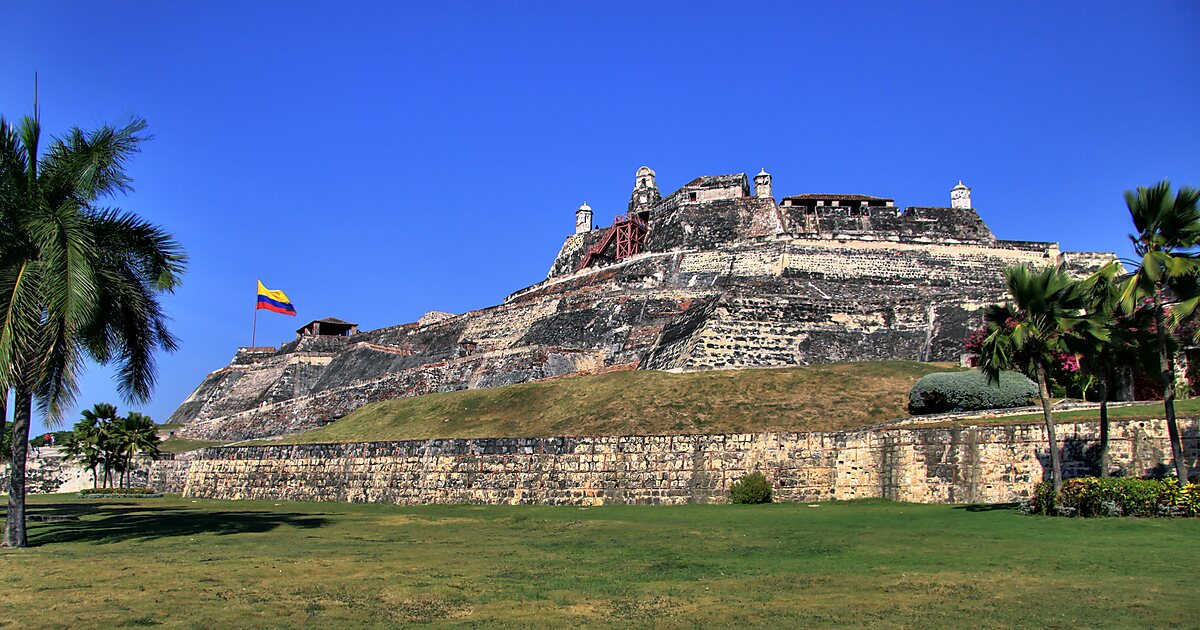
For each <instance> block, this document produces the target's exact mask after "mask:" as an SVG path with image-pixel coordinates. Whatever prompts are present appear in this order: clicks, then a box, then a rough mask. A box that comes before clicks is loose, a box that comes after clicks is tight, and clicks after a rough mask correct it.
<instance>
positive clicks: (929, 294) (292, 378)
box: [170, 166, 1115, 440]
mask: <svg viewBox="0 0 1200 630" xmlns="http://www.w3.org/2000/svg"><path fill="white" fill-rule="evenodd" d="M949 201H950V204H949V206H946V207H937V208H934V207H909V208H904V209H900V208H897V207H896V206H895V203H894V201H893V200H892V199H888V198H883V197H874V196H868V195H860V194H812V193H809V194H797V195H792V196H785V197H783V198H782V199H780V200H778V201H777V200H776V198H775V197H774V192H773V184H772V178H771V175H770V174H768V173H766V172H765V171H762V172H760V173H759V174H758V175H756V176H755V177H754V178H753V187H751V179H750V178H749V177H747V175H746V174H744V173H739V174H733V175H718V176H705V177H698V178H696V179H694V180H692V181H691V182H689V183H688V184H686V185H684V186H683V187H681V188H680V189H679V190H677V191H674V192H672V193H671V194H669V195H666V196H663V195H662V194H661V193H660V191H659V189H658V184H657V178H656V174H655V172H654V171H653V170H651V169H650V168H648V167H645V166H643V167H641V168H639V169H638V170H637V172H636V173H635V176H634V186H633V190H632V192H631V194H630V199H629V205H628V206H627V208H626V212H625V214H623V215H620V216H618V217H617V218H616V220H615V221H614V222H613V223H612V224H611V225H608V226H603V227H597V226H596V225H595V224H594V212H593V210H592V208H590V207H589V206H587V205H586V204H584V205H582V206H580V207H579V208H578V209H577V210H576V211H575V230H574V233H572V234H570V235H569V236H567V237H566V240H565V242H564V243H563V245H562V247H561V249H560V250H559V253H558V255H557V256H556V257H555V259H554V261H553V263H552V264H551V266H550V271H549V273H548V275H547V277H546V279H545V280H543V281H542V282H539V283H537V284H535V285H533V286H530V287H526V288H524V289H521V290H519V291H516V292H514V293H512V294H511V295H509V296H508V297H507V298H506V299H505V301H504V303H503V304H500V305H497V306H493V307H490V308H485V309H480V310H476V311H471V312H468V313H463V314H451V313H439V312H431V313H429V314H427V315H426V316H424V317H422V318H421V319H420V320H419V321H417V322H413V323H408V324H401V325H398V326H391V327H387V328H381V329H378V330H371V331H359V330H358V329H357V326H355V325H354V324H351V323H350V322H345V321H343V320H338V319H335V318H327V319H324V320H316V321H314V322H312V323H310V324H308V325H306V326H304V327H301V328H300V329H299V330H298V331H297V337H296V339H295V340H293V341H291V342H289V343H287V344H284V345H283V346H282V347H280V348H278V349H276V348H242V349H239V351H238V353H237V355H236V356H235V357H234V360H233V361H232V362H231V363H230V365H228V366H226V367H224V368H221V369H219V370H217V371H215V372H213V373H211V374H209V375H208V376H207V377H206V378H205V379H204V381H203V382H201V383H200V385H199V386H198V387H197V388H196V390H195V391H194V392H193V393H192V394H191V395H190V396H189V397H188V398H187V400H185V401H184V402H183V403H182V404H181V405H180V406H179V408H178V409H177V410H176V411H175V413H174V414H173V415H172V416H171V419H170V422H171V423H173V424H185V425H186V426H185V427H184V428H182V429H181V430H179V431H178V432H177V433H178V434H179V435H181V436H182V437H192V438H200V439H221V440H233V439H246V438H254V437H267V436H274V435H284V434H289V433H296V432H300V431H305V430H308V429H312V428H315V427H319V426H321V425H323V424H325V423H328V422H332V421H335V420H337V419H338V418H340V417H342V416H344V415H346V414H347V413H349V412H351V411H353V410H354V409H357V408H358V407H361V406H362V405H364V404H367V403H370V402H375V401H379V400H387V399H391V398H398V397H404V396H417V395H421V394H426V393H431V392H439V391H452V390H458V389H473V388H482V387H496V386H501V385H508V384H513V383H520V382H525V381H530V380H536V379H542V378H549V377H554V376H561V375H564V374H571V373H581V372H594V371H603V370H616V369H658V370H704V369H730V368H747V367H764V366H781V365H798V364H809V363H822V362H833V361H858V360H883V359H906V360H915V361H948V360H958V359H959V356H960V354H961V352H962V342H963V339H964V338H965V337H966V336H967V335H968V334H969V332H970V331H971V330H972V329H973V328H974V327H976V326H977V325H978V323H979V321H978V320H979V315H980V310H981V309H982V308H983V307H984V306H986V305H988V304H991V303H994V302H996V301H998V300H1000V299H1002V298H1003V295H1004V286H1003V278H1002V273H1001V270H1002V269H1003V267H1005V266H1007V265H1012V264H1026V265H1033V266H1042V265H1047V264H1063V265H1065V266H1066V267H1067V269H1068V270H1070V271H1072V272H1074V273H1079V274H1082V273H1086V272H1088V271H1091V270H1094V269H1096V268H1098V267H1099V266H1101V265H1103V264H1106V263H1108V262H1109V261H1111V260H1114V259H1115V256H1114V254H1112V253H1102V252H1063V251H1061V250H1060V249H1059V247H1058V244H1057V243H1053V242H1041V241H1013V240H1001V239H997V238H996V237H995V235H994V234H993V233H992V231H991V230H990V229H989V228H988V227H987V225H986V224H985V223H984V221H983V220H982V219H981V218H980V216H979V214H978V212H976V210H975V209H974V208H973V207H972V203H971V189H970V188H968V187H967V186H965V185H964V184H963V183H962V182H961V181H960V182H959V183H958V184H957V185H956V186H954V187H953V188H951V189H950V200H949Z"/></svg>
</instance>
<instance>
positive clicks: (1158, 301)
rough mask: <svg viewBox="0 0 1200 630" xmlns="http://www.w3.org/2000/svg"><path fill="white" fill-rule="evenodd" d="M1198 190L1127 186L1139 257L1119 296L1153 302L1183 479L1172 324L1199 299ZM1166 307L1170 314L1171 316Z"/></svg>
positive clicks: (1128, 304)
mask: <svg viewBox="0 0 1200 630" xmlns="http://www.w3.org/2000/svg"><path fill="white" fill-rule="evenodd" d="M1198 202H1200V190H1197V189H1195V188H1190V187H1187V186H1184V187H1183V188H1180V189H1179V191H1178V192H1177V193H1175V194H1172V193H1171V183H1170V182H1169V181H1167V180H1163V181H1161V182H1159V183H1157V184H1155V185H1153V186H1139V187H1138V188H1137V190H1136V191H1133V190H1131V191H1126V193H1125V205H1126V207H1127V208H1128V209H1129V216H1130V218H1131V219H1133V226H1134V229H1135V230H1136V231H1137V233H1136V234H1131V235H1130V236H1129V238H1130V240H1131V241H1132V242H1133V248H1134V252H1135V253H1136V254H1137V256H1138V258H1139V260H1137V261H1136V264H1137V268H1136V270H1135V271H1134V272H1133V274H1132V275H1131V276H1130V278H1129V280H1128V282H1127V283H1126V286H1125V290H1124V291H1123V292H1122V294H1121V298H1120V301H1121V303H1122V304H1123V305H1124V307H1125V308H1126V309H1127V310H1129V311H1132V309H1133V308H1134V307H1135V305H1136V304H1137V303H1138V302H1139V301H1143V300H1144V301H1147V302H1148V303H1149V306H1150V308H1151V312H1152V315H1153V321H1154V331H1155V336H1156V338H1157V342H1158V343H1157V345H1158V359H1159V365H1158V369H1159V379H1160V382H1161V384H1162V388H1163V411H1164V413H1165V415H1166V421H1167V432H1168V437H1169V439H1170V441H1171V456H1172V459H1173V460H1174V464H1175V474H1176V475H1177V476H1178V477H1179V483H1180V484H1185V483H1187V478H1188V474H1187V463H1186V462H1185V461H1184V458H1183V442H1182V440H1181V439H1180V434H1179V425H1178V423H1177V422H1176V419H1175V360H1174V354H1175V353H1174V351H1173V348H1172V347H1171V340H1170V334H1169V328H1174V327H1175V326H1177V325H1178V323H1179V322H1180V321H1181V320H1183V319H1185V318H1187V317H1189V316H1191V315H1192V314H1193V313H1194V312H1195V310H1196V307H1197V305H1198V304H1200V254H1198V253H1197V248H1198V247H1200V207H1198ZM1168 308H1170V315H1169V316H1168Z"/></svg>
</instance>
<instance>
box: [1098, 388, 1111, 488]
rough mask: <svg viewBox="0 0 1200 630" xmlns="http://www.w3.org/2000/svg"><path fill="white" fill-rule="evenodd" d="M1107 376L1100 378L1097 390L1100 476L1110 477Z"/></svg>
mask: <svg viewBox="0 0 1200 630" xmlns="http://www.w3.org/2000/svg"><path fill="white" fill-rule="evenodd" d="M1107 376H1108V375H1107V374H1104V375H1102V376H1101V378H1100V382H1099V384H1097V386H1096V387H1097V389H1099V390H1100V476H1101V477H1107V476H1108V467H1109V464H1110V462H1109V457H1108V379H1107Z"/></svg>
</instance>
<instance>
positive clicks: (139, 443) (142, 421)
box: [115, 411, 159, 487]
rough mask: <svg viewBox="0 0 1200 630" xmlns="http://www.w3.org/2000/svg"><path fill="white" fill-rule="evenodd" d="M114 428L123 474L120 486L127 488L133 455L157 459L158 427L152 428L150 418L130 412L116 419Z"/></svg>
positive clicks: (152, 423) (152, 422)
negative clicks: (142, 454)
mask: <svg viewBox="0 0 1200 630" xmlns="http://www.w3.org/2000/svg"><path fill="white" fill-rule="evenodd" d="M115 428H116V431H115V434H116V436H117V450H118V452H119V453H121V455H122V457H123V466H122V468H123V471H124V472H125V479H124V481H123V483H122V485H123V487H128V486H129V473H130V472H131V471H132V470H133V458H134V456H135V455H137V454H138V453H146V454H148V455H149V456H150V457H151V458H152V459H158V456H159V450H158V444H159V439H158V427H156V426H154V421H153V420H152V419H150V416H146V415H143V414H141V413H138V412H136V411H131V412H129V415H128V416H125V417H123V418H118V419H117V421H116V423H115Z"/></svg>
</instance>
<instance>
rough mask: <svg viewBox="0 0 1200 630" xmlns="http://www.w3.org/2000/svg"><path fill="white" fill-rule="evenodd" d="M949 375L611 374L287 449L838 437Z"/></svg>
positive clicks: (343, 429)
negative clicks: (769, 434) (512, 439)
mask: <svg viewBox="0 0 1200 630" xmlns="http://www.w3.org/2000/svg"><path fill="white" fill-rule="evenodd" d="M948 369H954V368H953V366H951V365H950V364H945V363H942V364H931V363H913V362H908V361H884V362H870V363H867V362H863V363H837V364H829V365H812V366H804V367H792V368H778V369H757V370H723V371H716V372H693V373H690V374H671V373H667V372H654V371H632V372H613V373H608V374H599V375H594V376H583V377H577V378H563V379H556V380H552V381H544V382H540V383H524V384H520V385H511V386H508V387H498V388H494V389H478V390H467V391H458V392H448V393H442V394H430V395H427V396H420V397H417V398H402V399H397V400H389V401H385V402H380V403H374V404H371V405H367V406H365V407H363V408H362V409H359V410H358V411H355V412H354V413H352V414H350V415H348V416H346V417H345V418H343V419H341V420H338V421H337V422H334V423H332V424H330V425H329V426H327V427H324V428H322V429H319V430H316V431H310V432H308V433H305V434H302V435H298V436H293V437H291V438H288V439H287V440H286V441H288V442H361V441H369V440H403V439H429V438H439V437H498V436H520V437H540V436H557V435H638V434H643V435H646V434H671V433H732V432H741V431H765V430H772V429H778V430H789V431H798V430H806V431H835V430H839V429H845V428H851V427H858V426H862V425H864V424H870V423H873V422H880V421H883V420H890V419H893V418H899V417H902V416H904V415H906V414H907V412H906V410H905V406H906V405H907V403H908V391H909V390H910V389H911V388H912V385H913V383H915V382H916V381H917V379H919V378H920V377H922V376H924V375H926V374H928V373H930V372H938V371H945V370H948Z"/></svg>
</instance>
